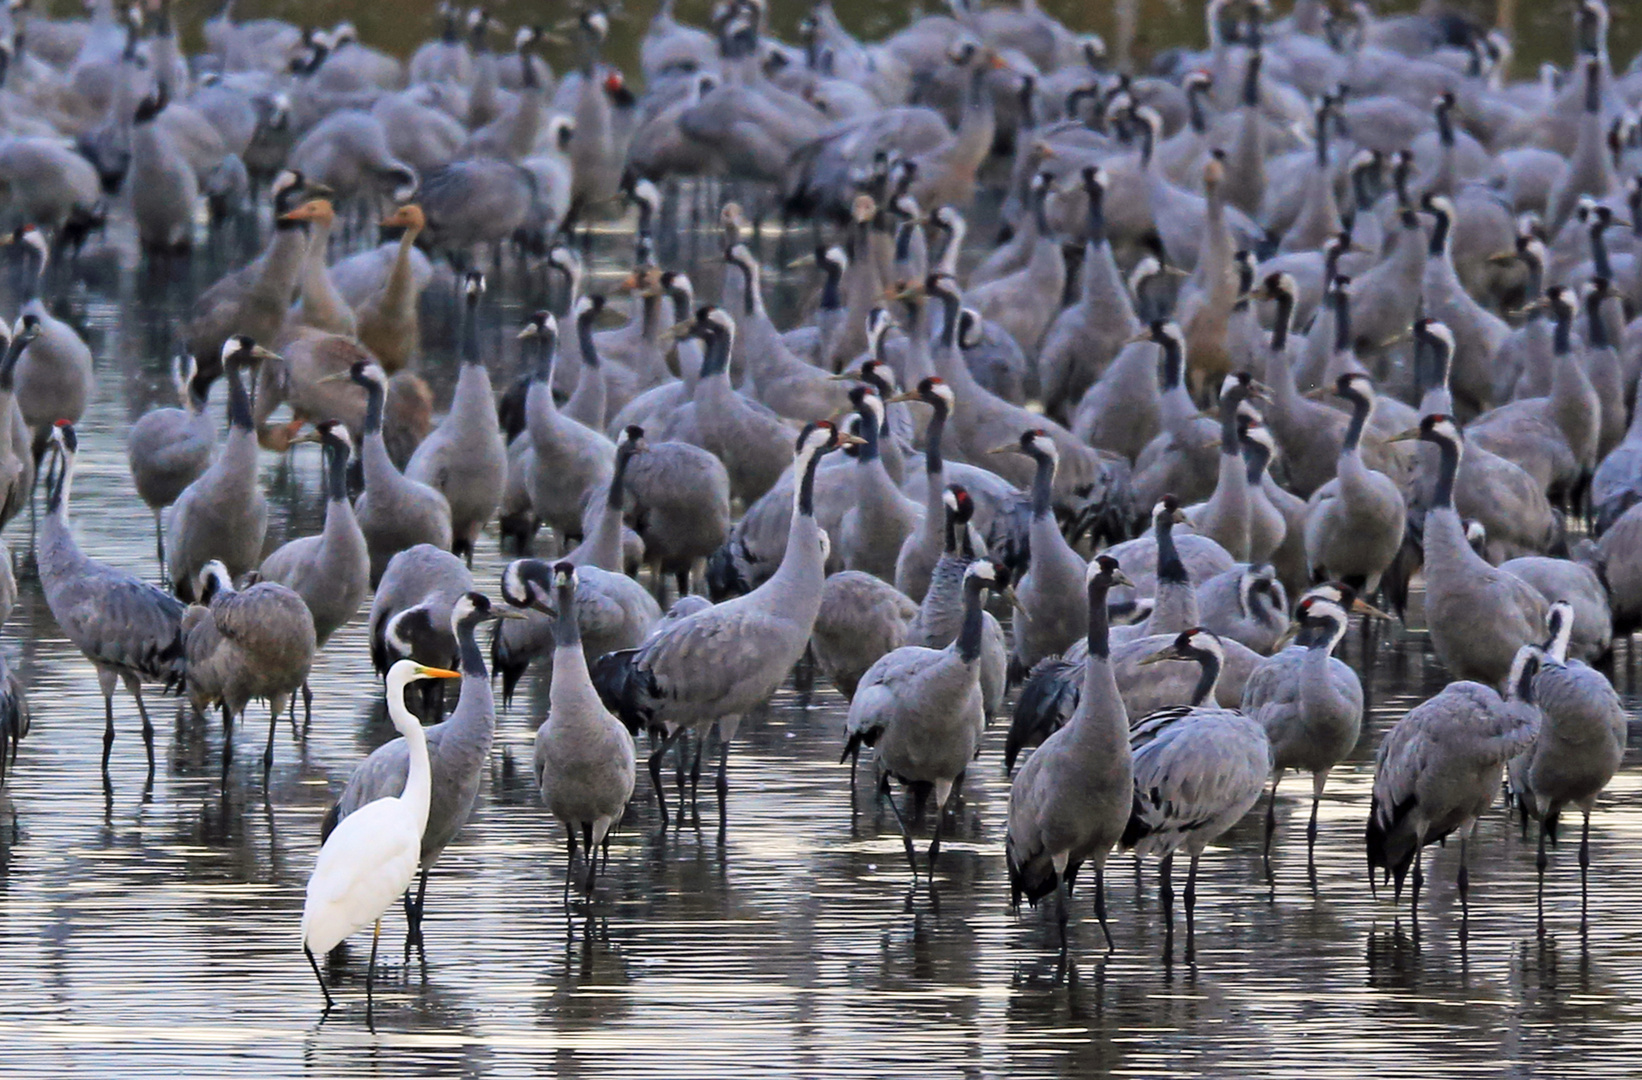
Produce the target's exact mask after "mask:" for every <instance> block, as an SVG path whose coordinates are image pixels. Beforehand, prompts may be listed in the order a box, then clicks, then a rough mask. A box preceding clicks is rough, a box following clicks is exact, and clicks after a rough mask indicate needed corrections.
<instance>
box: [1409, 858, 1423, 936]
mask: <svg viewBox="0 0 1642 1080" xmlns="http://www.w3.org/2000/svg"><path fill="white" fill-rule="evenodd" d="M1424 840H1425V837H1423V836H1421V837H1418V838H1417V839H1416V840H1415V844H1414V887H1413V892H1412V894H1411V895H1410V897H1409V901H1408V910H1409V917H1410V918H1412V919H1413V920H1414V925H1415V926H1416V927H1418V926H1419V925H1420V886H1422V885H1424V884H1425V844H1424V843H1423V841H1424Z"/></svg>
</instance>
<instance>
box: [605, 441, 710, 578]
mask: <svg viewBox="0 0 1642 1080" xmlns="http://www.w3.org/2000/svg"><path fill="white" fill-rule="evenodd" d="M627 434H628V437H629V438H630V439H634V440H636V442H637V446H638V453H637V455H636V456H635V457H634V458H633V459H632V460H631V461H629V462H628V463H627V474H626V477H625V480H626V487H627V490H628V491H629V492H630V493H631V498H632V502H633V530H634V531H635V532H636V533H638V536H639V539H641V540H643V541H644V561H645V562H646V563H648V564H650V565H651V566H652V567H654V568H655V570H656V572H657V574H658V579H657V580H658V581H659V580H660V578H659V575H662V574H671V575H672V576H673V579H674V582H675V584H676V585H677V587H678V594H679V595H680V596H684V595H686V594H687V593H689V591H690V579H691V575H692V574H693V572H694V570H695V566H696V564H697V563H698V562H700V561H701V560H703V559H706V558H707V557H709V556H710V555H712V554H713V552H715V551H717V550H718V549H719V548H720V547H722V546H723V545H724V542H725V540H727V539H728V538H729V535H730V474H729V472H728V471H727V470H726V469H725V468H724V463H723V462H722V461H720V460H719V459H718V458H716V457H714V456H713V455H712V454H710V453H708V452H707V451H706V450H703V449H702V448H701V447H699V446H691V445H690V444H689V443H685V442H678V441H676V440H672V439H668V440H664V441H662V442H654V443H653V442H649V441H647V440H646V439H645V437H644V429H643V428H641V427H638V426H637V425H632V426H629V428H628V429H627Z"/></svg>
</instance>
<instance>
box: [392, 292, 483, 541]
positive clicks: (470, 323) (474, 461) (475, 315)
mask: <svg viewBox="0 0 1642 1080" xmlns="http://www.w3.org/2000/svg"><path fill="white" fill-rule="evenodd" d="M462 287H463V296H464V303H463V304H462V325H461V329H460V330H459V334H460V339H461V343H462V369H461V372H460V373H459V374H458V375H457V376H456V393H455V395H454V396H453V397H452V398H451V402H450V412H449V413H447V414H445V418H444V420H442V421H440V423H439V426H438V427H436V428H434V429H433V430H432V431H431V432H429V433H428V437H427V438H425V439H423V440H422V445H420V446H418V447H417V448H416V453H414V454H412V455H411V459H410V461H408V462H406V463H405V479H407V480H411V481H415V482H416V483H419V484H425V485H427V486H428V487H430V488H432V489H433V490H435V491H437V492H438V493H439V494H441V495H443V496H444V497H445V502H446V504H447V505H448V506H449V507H450V532H451V541H450V543H451V551H452V552H454V553H455V554H457V555H460V556H462V558H464V559H466V560H467V564H468V565H469V566H472V565H473V545H474V544H475V543H476V542H477V541H478V539H479V533H480V532H482V531H483V530H484V527H485V526H486V525H488V524H489V523H490V519H491V518H493V517H495V516H496V508H497V506H499V505H500V503H501V497H502V485H503V483H504V482H505V481H506V479H507V443H506V442H505V441H504V440H503V438H502V428H501V425H500V423H499V422H498V420H497V418H496V401H495V395H494V394H493V393H492V392H491V388H490V372H489V371H488V370H487V369H486V368H485V361H484V357H482V356H480V355H479V327H478V322H479V301H480V300H481V299H482V298H483V297H484V293H485V277H484V275H483V274H478V273H473V272H471V271H470V272H469V273H468V275H467V277H466V280H465V281H464V282H463V286H462Z"/></svg>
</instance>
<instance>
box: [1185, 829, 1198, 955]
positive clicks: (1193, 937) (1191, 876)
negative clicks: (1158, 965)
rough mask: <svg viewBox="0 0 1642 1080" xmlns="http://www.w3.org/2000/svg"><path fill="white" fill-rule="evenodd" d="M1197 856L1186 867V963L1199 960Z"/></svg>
mask: <svg viewBox="0 0 1642 1080" xmlns="http://www.w3.org/2000/svg"><path fill="white" fill-rule="evenodd" d="M1196 915H1197V856H1196V855H1193V856H1192V861H1191V863H1190V865H1188V866H1187V867H1186V963H1188V964H1190V963H1192V962H1193V961H1194V960H1196V959H1197V926H1196V922H1195V919H1196Z"/></svg>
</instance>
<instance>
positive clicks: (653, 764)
mask: <svg viewBox="0 0 1642 1080" xmlns="http://www.w3.org/2000/svg"><path fill="white" fill-rule="evenodd" d="M683 730H684V729H683V728H679V729H678V731H675V732H673V733H672V734H671V735H668V736H667V737H666V738H664V739H662V740H661V745H660V746H658V747H656V748H655V749H654V750H652V751H651V752H650V785H651V786H652V787H654V788H655V789H656V802H657V803H659V804H660V806H661V828H662V831H663V832H665V831H666V830H667V822H668V817H667V793H666V792H665V791H663V790H662V788H661V759H662V758H664V757H666V756H667V748H668V747H670V746H672V745H673V741H674V740H675V739H677V738H678V737H679V734H680V732H682V731H683ZM570 840H571V842H572V843H574V842H575V840H576V838H575V837H574V836H572V837H571V838H570ZM567 895H568V894H567Z"/></svg>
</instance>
